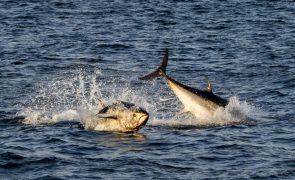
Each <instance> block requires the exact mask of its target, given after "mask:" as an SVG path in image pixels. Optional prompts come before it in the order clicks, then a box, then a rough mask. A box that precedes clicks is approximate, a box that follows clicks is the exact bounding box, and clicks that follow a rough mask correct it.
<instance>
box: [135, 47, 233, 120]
mask: <svg viewBox="0 0 295 180" xmlns="http://www.w3.org/2000/svg"><path fill="white" fill-rule="evenodd" d="M167 64H168V49H166V50H165V55H164V58H163V61H162V64H161V66H160V67H159V68H158V69H156V70H155V71H154V72H152V73H150V74H148V75H146V76H143V77H140V78H139V79H141V80H152V79H154V78H156V77H164V78H165V80H166V83H167V85H168V87H169V88H170V89H171V90H172V91H173V93H174V94H175V95H176V96H177V97H178V99H179V100H180V101H181V102H182V104H183V105H184V109H183V110H182V111H181V113H185V112H190V113H191V114H193V115H194V116H195V117H197V118H208V117H212V116H213V114H214V112H215V111H216V109H217V108H219V107H225V106H226V105H227V104H228V101H227V100H225V99H223V98H221V97H219V96H217V95H215V94H214V93H213V91H212V85H211V82H210V81H208V88H207V90H200V89H196V88H192V87H189V86H187V85H184V84H182V83H180V82H178V81H176V80H174V79H172V78H171V77H169V76H168V75H167V74H166V67H167Z"/></svg>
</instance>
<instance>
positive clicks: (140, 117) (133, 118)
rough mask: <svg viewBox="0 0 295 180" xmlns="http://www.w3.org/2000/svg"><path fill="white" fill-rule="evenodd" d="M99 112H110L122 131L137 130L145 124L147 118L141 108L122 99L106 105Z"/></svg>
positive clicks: (146, 114)
mask: <svg viewBox="0 0 295 180" xmlns="http://www.w3.org/2000/svg"><path fill="white" fill-rule="evenodd" d="M101 113H105V114H110V115H111V116H112V117H113V118H114V119H116V121H118V123H119V124H120V127H121V129H123V130H121V131H124V132H134V131H138V130H139V129H141V128H142V127H144V126H145V124H146V123H147V121H148V118H149V114H148V112H147V111H146V110H144V109H143V108H141V107H138V106H136V105H135V104H132V103H128V102H123V101H120V102H117V103H114V104H112V105H110V106H107V107H106V108H104V109H103V110H102V111H101Z"/></svg>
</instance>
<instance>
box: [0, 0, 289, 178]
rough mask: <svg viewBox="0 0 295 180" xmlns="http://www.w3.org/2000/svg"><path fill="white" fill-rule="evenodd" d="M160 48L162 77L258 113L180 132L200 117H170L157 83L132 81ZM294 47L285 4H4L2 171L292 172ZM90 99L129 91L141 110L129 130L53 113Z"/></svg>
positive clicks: (119, 0) (13, 174) (116, 174)
mask: <svg viewBox="0 0 295 180" xmlns="http://www.w3.org/2000/svg"><path fill="white" fill-rule="evenodd" d="M164 48H168V49H169V50H170V61H169V65H168V68H167V73H168V74H169V75H170V76H171V77H173V78H175V79H177V80H178V81H180V82H182V83H184V84H187V85H190V86H193V87H198V88H200V89H204V88H206V80H207V79H210V80H211V81H212V84H213V88H214V89H213V90H214V92H215V93H216V94H218V95H220V96H222V97H224V98H230V97H234V99H235V105H234V106H235V107H237V108H239V110H240V111H242V112H243V113H246V114H247V115H248V116H250V117H251V118H253V119H256V123H255V124H251V125H248V124H238V125H233V124H228V123H219V124H217V125H216V126H211V127H210V126H209V127H205V128H204V127H202V128H201V127H199V128H198V126H194V128H180V127H188V126H186V125H198V122H197V120H192V119H190V120H187V119H186V118H175V116H174V113H175V112H177V111H179V110H180V109H181V107H182V105H181V103H180V102H179V101H178V100H177V99H176V98H175V96H174V95H173V94H172V93H171V91H170V90H169V89H168V88H167V87H166V86H165V84H164V81H163V80H157V81H155V82H142V81H139V80H138V77H140V76H142V75H144V74H146V73H148V72H150V71H152V70H153V69H155V68H156V67H157V66H158V65H159V64H160V61H161V59H162V55H163V49H164ZM294 50H295V3H294V2H293V1H288V0H285V1H283V0H282V1H279V0H278V1H260V0H259V1H258V0H256V1H255V0H248V1H236V0H224V1H221V0H220V1H217V0H216V1H205V0H202V1H197V2H194V1H189V0H188V1H183V2H178V1H169V2H167V1H149V2H148V1H145V2H142V1H133V2H129V1H124V0H116V1H103V0H101V1H94V0H89V1H81V0H75V1H71V0H64V1H58V0H50V1H44V2H43V1H35V0H24V1H16V0H2V1H1V2H0V62H1V63H0V102H1V103H0V139H1V141H0V179H116V178H117V179H139V178H144V179H246V178H251V179H292V178H294V177H295V142H294V139H295V133H294V128H295V119H294V114H295V113H294V109H295V91H294V90H295V76H294V74H295V51H294ZM97 98H101V99H103V100H105V101H107V102H112V101H115V100H117V99H118V100H126V101H132V102H134V103H136V104H137V105H139V106H142V107H144V108H145V109H147V110H148V111H149V113H150V115H151V117H150V120H149V122H148V124H147V126H145V127H144V128H143V129H142V130H141V131H140V133H138V134H118V133H105V132H94V131H86V130H83V129H79V128H77V123H75V122H73V123H69V122H59V121H64V120H71V119H76V120H77V118H70V117H69V116H62V115H60V114H66V113H65V112H68V111H69V110H77V109H78V108H81V106H83V105H85V106H86V107H93V106H94V104H95V102H96V100H97ZM237 98H238V99H237ZM171 99H172V100H171ZM163 100H164V101H163ZM38 113H39V114H42V113H43V114H46V115H48V116H50V117H51V116H55V117H56V118H55V120H56V121H57V122H58V123H56V124H43V123H38V122H36V117H38ZM80 113H81V112H80ZM24 114H25V116H24ZM68 114H70V115H71V112H68ZM26 117H27V118H31V119H32V122H31V124H23V123H22V122H23V121H24V119H25V118H26ZM34 117H35V119H34ZM37 119H38V118H37ZM52 119H54V118H52Z"/></svg>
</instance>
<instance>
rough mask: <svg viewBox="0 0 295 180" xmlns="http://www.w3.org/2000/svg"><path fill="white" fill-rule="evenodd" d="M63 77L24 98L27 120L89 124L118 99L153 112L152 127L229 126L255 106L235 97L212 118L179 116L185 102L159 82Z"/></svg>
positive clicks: (23, 112) (242, 119) (79, 75)
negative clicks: (103, 108) (139, 82)
mask: <svg viewBox="0 0 295 180" xmlns="http://www.w3.org/2000/svg"><path fill="white" fill-rule="evenodd" d="M61 77H62V78H58V79H53V80H52V81H50V82H47V83H46V84H42V85H39V86H38V87H37V88H36V92H35V93H33V94H31V96H30V97H29V98H26V99H25V100H24V102H23V104H22V105H21V111H20V112H19V113H17V115H18V116H23V117H24V120H23V123H25V124H32V125H37V124H51V123H57V122H61V121H78V122H82V123H85V121H87V119H89V117H91V116H93V115H94V114H96V113H97V112H98V111H99V110H100V109H101V108H102V103H101V102H104V103H106V104H112V103H114V102H116V101H127V102H131V103H134V104H135V105H137V106H140V107H142V108H144V109H146V110H147V112H148V113H149V114H150V119H149V121H148V125H152V126H157V125H161V126H163V125H164V126H186V125H188V126H225V125H229V124H236V123H243V122H246V121H247V117H248V116H250V115H251V114H252V112H253V106H251V105H249V104H247V103H246V102H244V101H239V100H238V98H237V97H232V98H230V100H229V104H228V105H227V106H226V107H225V108H219V109H217V110H216V112H215V113H214V115H213V117H212V118H205V119H196V118H195V117H194V116H192V115H191V114H183V115H175V112H177V111H179V110H180V109H181V103H180V102H179V101H178V99H176V98H175V96H174V95H173V94H172V93H170V94H167V92H170V91H169V90H167V89H165V88H166V87H165V86H162V85H161V84H160V83H157V82H154V83H153V84H150V83H147V84H142V85H138V84H137V85H132V81H133V80H135V79H136V80H135V82H137V81H138V80H137V77H134V78H133V79H132V78H130V77H129V78H128V79H112V78H108V77H103V74H102V73H101V72H100V71H99V70H96V71H95V72H93V73H90V75H89V74H87V73H85V72H84V71H82V70H79V72H78V73H77V74H76V75H70V76H68V77H64V76H61ZM98 79H103V80H100V81H98ZM162 94H164V95H162ZM166 96H167V97H166ZM161 99H162V100H161ZM163 99H164V100H163Z"/></svg>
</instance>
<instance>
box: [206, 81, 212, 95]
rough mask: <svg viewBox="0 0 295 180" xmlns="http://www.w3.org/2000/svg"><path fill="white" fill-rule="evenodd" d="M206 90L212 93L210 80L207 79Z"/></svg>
mask: <svg viewBox="0 0 295 180" xmlns="http://www.w3.org/2000/svg"><path fill="white" fill-rule="evenodd" d="M207 91H208V92H209V93H212V85H211V82H210V81H209V80H208V87H207Z"/></svg>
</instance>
